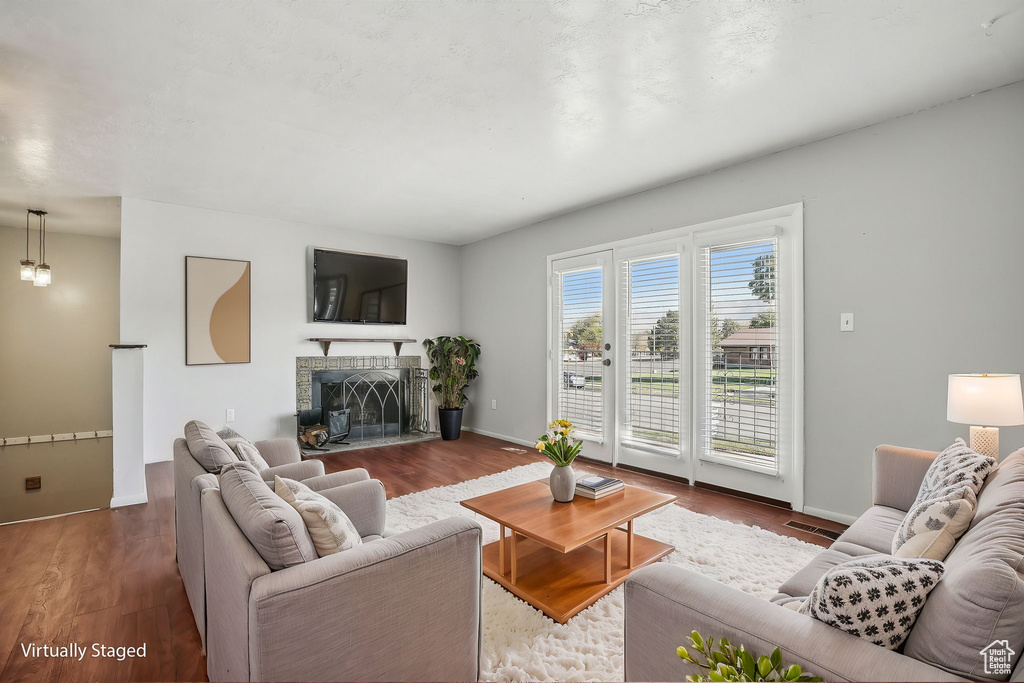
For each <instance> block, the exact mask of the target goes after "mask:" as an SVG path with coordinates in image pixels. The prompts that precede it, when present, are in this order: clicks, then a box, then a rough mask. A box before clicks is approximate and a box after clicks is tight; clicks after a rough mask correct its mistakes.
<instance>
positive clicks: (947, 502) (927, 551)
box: [892, 486, 974, 560]
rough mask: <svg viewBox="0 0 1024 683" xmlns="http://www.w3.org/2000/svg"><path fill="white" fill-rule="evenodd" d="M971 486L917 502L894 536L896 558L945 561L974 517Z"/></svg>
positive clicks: (893, 544)
mask: <svg viewBox="0 0 1024 683" xmlns="http://www.w3.org/2000/svg"><path fill="white" fill-rule="evenodd" d="M968 496H970V498H974V495H973V494H972V493H971V489H969V488H967V487H966V486H965V487H962V488H958V489H950V490H949V491H948V492H947V493H945V495H940V496H939V497H937V498H931V499H929V500H926V501H923V502H920V503H917V504H915V505H914V507H912V508H910V512H908V513H907V516H906V517H905V518H904V519H903V523H902V524H901V525H900V528H899V529H898V530H897V531H896V537H895V538H893V539H892V554H893V555H895V556H896V557H908V558H910V557H921V558H927V559H929V560H944V559H946V555H948V554H949V551H950V550H952V549H953V545H954V544H955V543H956V539H958V538H960V537H961V536H962V535H963V533H964V532H965V531H967V527H968V525H969V524H970V523H971V520H972V519H974V504H973V503H972V502H971V500H970V499H969V498H968Z"/></svg>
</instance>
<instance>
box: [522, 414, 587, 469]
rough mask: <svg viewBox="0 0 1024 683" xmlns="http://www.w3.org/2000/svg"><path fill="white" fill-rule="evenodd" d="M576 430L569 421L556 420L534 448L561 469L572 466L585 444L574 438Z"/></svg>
mask: <svg viewBox="0 0 1024 683" xmlns="http://www.w3.org/2000/svg"><path fill="white" fill-rule="evenodd" d="M574 431H575V428H574V427H573V426H572V422H569V421H568V420H555V421H554V422H552V423H551V424H549V425H548V431H546V432H545V433H544V434H542V435H541V437H540V438H539V439H537V443H536V444H534V446H533V447H534V448H536V449H537V450H538V451H540V452H541V453H543V454H544V455H546V456H547V457H548V458H549V459H550V460H551V462H553V463H555V464H556V465H558V466H559V467H565V466H566V465H571V464H572V461H573V460H575V459H576V456H577V455H579V454H580V449H581V448H583V442H582V441H580V440H579V439H574V438H572V433H573V432H574Z"/></svg>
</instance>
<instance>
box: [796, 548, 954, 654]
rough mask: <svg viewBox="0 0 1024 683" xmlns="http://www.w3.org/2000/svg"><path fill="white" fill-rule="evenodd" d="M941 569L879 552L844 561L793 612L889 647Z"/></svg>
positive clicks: (902, 636) (909, 624) (903, 633)
mask: <svg viewBox="0 0 1024 683" xmlns="http://www.w3.org/2000/svg"><path fill="white" fill-rule="evenodd" d="M944 572H945V567H944V566H943V564H942V563H941V562H936V561H935V560H908V559H897V558H895V557H888V556H885V555H875V556H873V557H864V558H858V559H855V560H850V561H849V562H844V563H843V564H840V565H836V566H835V567H833V568H832V569H829V570H828V571H827V572H825V575H824V576H822V577H821V578H820V579H819V580H818V583H817V584H815V586H814V588H813V589H812V590H811V594H810V595H809V596H808V597H807V600H805V601H804V604H803V605H801V606H800V609H799V610H798V611H799V612H800V613H801V614H807V615H810V616H811V617H813V618H815V619H817V620H818V621H821V622H824V623H826V624H828V625H829V626H833V627H835V628H838V629H841V630H843V631H846V632H847V633H849V634H850V635H853V636H857V637H858V638H863V639H864V640H868V641H870V642H872V643H874V644H875V645H878V646H879V647H884V648H885V649H887V650H895V649H896V648H898V647H899V646H900V645H902V644H903V641H904V640H906V638H907V635H908V634H909V633H910V629H911V628H913V626H914V622H915V621H917V615H918V614H920V612H921V609H922V608H923V607H924V601H925V598H926V597H927V596H928V593H930V592H931V590H932V588H934V587H935V584H937V583H938V582H939V580H940V579H941V578H942V574H943V573H944Z"/></svg>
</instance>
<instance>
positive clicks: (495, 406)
mask: <svg viewBox="0 0 1024 683" xmlns="http://www.w3.org/2000/svg"><path fill="white" fill-rule="evenodd" d="M497 409H498V399H496V398H492V399H491V410H497Z"/></svg>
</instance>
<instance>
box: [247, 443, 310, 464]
mask: <svg viewBox="0 0 1024 683" xmlns="http://www.w3.org/2000/svg"><path fill="white" fill-rule="evenodd" d="M255 446H256V450H258V451H259V452H260V455H262V456H263V459H264V460H266V461H267V464H268V465H270V466H271V467H274V466H276V465H284V464H286V463H289V462H299V461H300V460H302V451H300V450H299V442H298V441H296V440H295V439H266V440H264V441H257V442H256V444H255Z"/></svg>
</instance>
